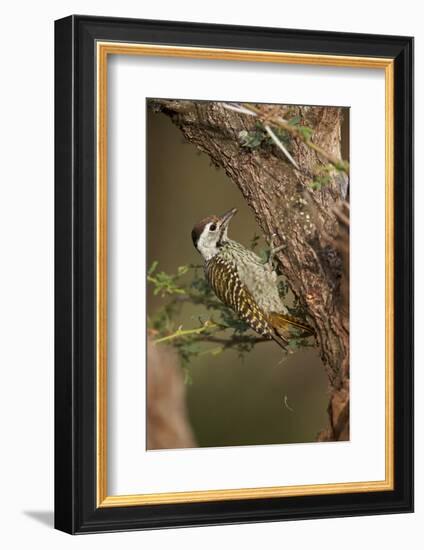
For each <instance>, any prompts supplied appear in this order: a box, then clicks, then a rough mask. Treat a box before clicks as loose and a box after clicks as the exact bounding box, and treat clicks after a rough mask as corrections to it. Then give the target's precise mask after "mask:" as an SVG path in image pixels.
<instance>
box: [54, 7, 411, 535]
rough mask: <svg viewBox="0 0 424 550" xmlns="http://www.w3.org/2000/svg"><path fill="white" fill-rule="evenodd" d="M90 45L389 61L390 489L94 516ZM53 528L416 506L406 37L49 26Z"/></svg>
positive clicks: (73, 21)
mask: <svg viewBox="0 0 424 550" xmlns="http://www.w3.org/2000/svg"><path fill="white" fill-rule="evenodd" d="M97 40H108V41H122V42H133V41H134V42H146V43H153V44H168V45H185V46H202V47H217V48H235V49H254V50H267V51H284V52H292V53H294V52H301V53H315V54H332V55H348V56H361V57H387V58H393V59H395V148H394V150H395V162H394V169H395V186H394V193H395V274H394V275H395V300H394V305H395V320H396V322H395V346H394V349H395V357H394V364H395V490H394V491H386V492H370V493H354V494H340V495H321V496H320V495H318V496H303V497H282V498H267V499H253V500H237V501H223V502H204V503H189V504H167V505H163V504H161V505H148V506H127V507H118V508H97V509H96V337H95V336H96V177H95V174H96V141H95V131H96V105H95V86H96V79H95V75H96V71H95V62H96V58H95V55H96V54H95V43H96V41H97ZM55 281H56V282H55V527H56V528H57V529H60V530H63V531H66V532H68V533H72V534H76V533H93V532H104V531H121V530H130V529H153V528H164V527H180V526H196V525H214V524H228V523H248V522H262V521H277V520H288V519H308V518H326V517H336V516H357V515H369V514H386V513H396V512H411V511H412V510H413V39H412V38H410V37H400V36H382V35H365V34H348V33H334V32H321V31H309V30H302V31H299V30H291V29H290V30H288V29H275V28H260V27H240V26H227V25H209V24H200V23H176V22H168V21H150V20H136V19H121V18H104V17H90V16H75V15H74V16H70V17H66V18H64V19H60V20H58V21H56V22H55Z"/></svg>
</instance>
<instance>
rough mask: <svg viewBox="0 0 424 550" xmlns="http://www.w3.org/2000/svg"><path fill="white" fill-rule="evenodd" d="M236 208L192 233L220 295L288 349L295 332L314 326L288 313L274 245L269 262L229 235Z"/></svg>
mask: <svg viewBox="0 0 424 550" xmlns="http://www.w3.org/2000/svg"><path fill="white" fill-rule="evenodd" d="M236 212H237V209H236V208H232V209H231V210H229V211H228V212H226V213H225V214H224V215H222V216H208V217H207V218H204V219H203V220H201V221H200V222H199V223H197V224H196V225H195V226H194V228H193V231H192V232H191V236H192V239H193V244H194V246H195V247H196V249H197V250H198V252H200V254H201V255H202V257H203V259H204V261H205V265H204V268H205V276H206V279H207V280H208V282H209V284H210V286H211V287H212V289H213V291H214V292H215V294H216V296H217V297H218V298H219V299H220V300H221V301H222V302H223V303H224V304H225V305H227V306H228V307H230V308H231V309H232V310H234V311H235V312H236V313H237V315H238V316H239V317H240V318H241V319H242V320H243V321H245V322H246V323H247V324H248V325H249V326H250V327H251V328H252V329H253V330H254V331H255V332H257V333H258V334H260V335H261V336H263V337H266V338H269V339H270V340H271V339H273V340H275V342H277V344H279V345H280V346H281V347H282V348H283V349H286V345H287V344H288V341H289V338H290V337H293V335H294V333H296V332H297V334H301V335H302V336H311V335H312V334H314V330H313V329H312V328H311V327H310V326H308V325H307V324H305V323H304V322H302V321H299V320H298V319H296V318H294V317H292V316H291V315H289V314H288V311H287V308H286V306H285V305H284V304H283V302H282V300H281V297H280V295H279V292H278V280H277V273H276V272H275V270H274V269H273V264H272V256H273V255H274V254H275V253H276V252H277V251H278V250H279V248H278V249H276V248H273V246H271V254H270V258H269V260H268V262H267V263H264V262H263V260H262V259H261V258H260V257H259V256H257V255H256V254H255V253H254V252H253V251H251V250H248V249H247V248H245V247H244V246H242V245H241V244H239V243H238V242H236V241H233V240H231V239H229V238H228V226H229V223H230V221H231V219H232V217H233V216H234V214H236Z"/></svg>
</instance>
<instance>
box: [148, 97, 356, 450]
mask: <svg viewBox="0 0 424 550" xmlns="http://www.w3.org/2000/svg"><path fill="white" fill-rule="evenodd" d="M152 107H153V108H155V109H156V110H160V111H162V112H163V113H165V114H166V115H168V116H170V117H171V118H172V120H173V122H174V123H175V124H176V125H177V126H178V127H179V128H180V129H181V131H182V133H183V134H184V136H185V138H186V139H187V140H188V141H189V142H191V143H193V144H195V145H196V146H197V147H198V148H199V149H200V150H201V151H203V152H205V153H206V154H207V155H209V157H210V158H211V160H212V161H213V163H214V164H215V165H217V166H220V167H222V168H223V169H224V170H225V172H226V173H227V175H228V176H229V177H230V178H231V179H232V181H233V182H234V183H235V184H236V185H237V186H238V187H239V189H240V190H241V192H242V193H243V196H244V198H245V200H246V201H247V203H248V205H249V206H250V208H251V209H252V211H253V213H254V215H255V217H256V220H257V222H258V224H259V225H260V227H261V228H262V230H263V233H264V235H265V237H266V238H267V239H268V241H270V240H271V238H272V239H273V244H274V246H276V247H278V246H280V245H285V247H284V248H283V249H282V250H281V251H280V252H279V253H278V254H277V259H278V261H279V264H280V265H279V271H280V272H281V273H282V274H283V275H284V276H285V278H286V280H287V282H288V283H289V286H290V288H291V290H292V292H293V294H294V295H295V296H296V297H297V298H298V299H299V300H300V303H301V304H302V306H303V307H304V309H305V311H306V312H307V315H308V318H309V321H310V322H311V324H312V325H313V326H314V328H315V330H316V339H317V345H318V347H319V350H320V352H321V357H322V360H323V363H324V365H325V368H326V372H327V375H328V380H329V389H330V395H329V406H328V414H329V422H328V426H327V428H326V429H324V430H323V431H322V432H321V433H320V434H319V435H318V436H317V439H318V440H320V441H325V440H326V441H329V440H331V441H334V440H347V439H349V305H348V296H349V292H348V288H349V287H348V272H349V268H348V258H349V246H348V238H349V237H348V235H349V221H348V206H347V204H346V202H345V201H343V198H344V197H343V194H344V192H343V189H344V188H345V181H344V180H343V177H342V174H341V173H340V172H338V171H337V170H333V171H330V172H328V171H327V172H325V173H326V174H328V177H327V179H326V184H325V185H324V186H323V187H322V188H321V189H315V190H312V189H311V182H312V181H313V179H314V177H316V176H317V174H320V173H323V170H325V169H326V167H328V159H326V158H324V157H323V156H322V155H321V154H319V153H318V152H317V151H316V150H314V149H312V148H311V147H309V146H308V145H307V144H306V143H305V142H304V141H303V140H302V139H300V137H296V136H292V135H291V136H289V137H290V140H289V145H290V154H291V156H292V157H293V159H294V161H295V162H296V163H297V166H298V168H296V167H295V166H294V165H293V163H292V162H291V161H290V160H288V159H287V156H285V155H284V153H283V152H282V151H281V150H280V149H279V148H278V147H277V146H276V145H273V144H272V142H271V141H264V142H263V143H262V144H261V145H260V146H258V147H250V148H249V147H245V146H243V144H242V141H241V140H242V136H243V135H244V136H245V135H246V132H253V131H255V123H256V121H257V120H258V118H255V117H252V116H249V115H248V114H242V113H239V112H235V111H232V110H229V109H228V108H225V107H224V105H223V104H222V103H216V102H191V101H180V100H175V101H174V100H157V101H155V102H153V103H152ZM257 108H259V109H260V118H261V120H262V121H263V122H264V124H266V123H267V120H275V117H283V118H284V117H286V116H287V114H288V112H289V114H290V116H294V115H295V116H296V117H297V120H300V124H301V125H303V126H307V127H310V128H312V129H313V137H312V138H311V140H312V142H313V143H314V144H315V145H317V146H319V147H321V149H323V150H325V151H326V152H328V153H329V155H331V156H332V157H335V158H341V122H342V113H341V109H339V108H333V107H293V106H266V105H263V106H257ZM270 124H271V123H270Z"/></svg>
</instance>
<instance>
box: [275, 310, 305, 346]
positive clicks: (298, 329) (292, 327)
mask: <svg viewBox="0 0 424 550" xmlns="http://www.w3.org/2000/svg"><path fill="white" fill-rule="evenodd" d="M269 321H270V324H271V325H272V326H273V328H274V330H275V331H276V333H277V334H278V336H279V337H280V338H282V339H283V340H285V341H287V340H288V339H289V338H293V336H297V337H301V338H307V337H309V336H313V335H314V334H315V330H314V329H313V328H312V327H311V326H309V325H308V324H306V323H305V322H303V321H299V319H296V317H292V316H291V315H287V314H283V313H276V312H271V313H270V315H269ZM280 345H281V344H280Z"/></svg>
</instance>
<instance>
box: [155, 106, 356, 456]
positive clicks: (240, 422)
mask: <svg viewBox="0 0 424 550" xmlns="http://www.w3.org/2000/svg"><path fill="white" fill-rule="evenodd" d="M346 118H347V117H346ZM343 133H344V134H345V135H346V136H347V135H348V127H347V125H345V127H344V132H343ZM344 141H345V142H346V141H347V140H344ZM147 144H148V162H147V182H148V183H147V240H148V246H147V266H148V267H149V266H150V265H151V264H152V263H153V262H154V261H158V262H159V266H158V268H159V269H161V270H164V271H166V272H170V273H175V272H176V271H177V268H178V266H181V265H187V264H200V263H202V259H201V257H200V255H199V254H198V252H197V250H196V249H195V248H194V246H193V243H192V240H191V230H192V228H193V225H194V224H195V223H196V222H197V221H199V220H201V219H202V218H204V217H205V216H208V215H211V214H222V213H223V212H225V211H226V210H228V209H230V208H232V207H236V208H237V209H238V213H237V215H236V216H235V218H234V219H233V221H232V223H231V226H230V231H229V236H230V237H231V238H233V239H234V240H236V241H239V242H240V243H242V244H243V245H244V246H246V247H249V246H250V243H251V240H252V237H253V236H254V235H255V234H257V235H261V231H260V228H259V227H258V226H257V224H256V221H255V219H254V217H253V214H252V212H251V211H250V209H249V208H248V206H247V204H246V202H245V201H244V199H243V197H242V195H241V193H240V191H239V190H238V188H237V187H236V185H235V184H234V183H233V182H232V181H231V180H230V179H229V178H228V177H227V176H226V174H225V173H224V172H223V170H221V169H217V168H216V167H214V166H213V165H212V164H211V162H210V160H209V157H208V156H207V155H205V154H203V153H201V152H199V151H198V150H197V148H196V147H195V146H194V145H191V144H189V143H187V142H186V141H185V140H184V137H183V135H182V133H181V132H180V130H179V129H178V128H177V127H176V126H175V125H173V123H172V122H171V120H170V119H169V118H168V117H166V116H165V115H163V114H161V113H155V112H153V111H152V110H151V109H149V108H147ZM344 149H345V151H344V158H347V157H348V155H347V154H346V152H347V150H348V148H347V147H344ZM265 246H266V244H265V243H264V241H263V240H262V238H261V240H260V242H259V247H258V248H261V247H265ZM163 302H164V299H162V298H160V297H158V296H154V295H153V292H152V288H151V286H150V285H148V297H147V314H148V316H152V315H154V313H155V311H157V309H158V308H160V307H161V306H163ZM202 313H203V314H204V315H205V311H203V312H202V308H201V307H200V306H194V305H191V304H187V305H185V306H184V309H183V310H182V314H181V324H182V325H183V327H184V328H194V327H196V326H198V325H199V321H198V318H199V315H201V314H202ZM206 317H207V316H206ZM207 345H208V344H205V346H207ZM159 346H164V347H165V346H166V347H169V345H167V344H165V343H163V344H157V345H156V346H155V347H156V348H158V347H159ZM188 370H189V378H190V379H191V382H190V383H189V384H187V383H186V384H185V401H186V404H185V405H184V407H185V408H186V411H185V412H184V414H185V416H186V417H187V418H188V422H189V424H190V425H191V429H192V433H193V437H194V443H193V445H194V446H199V447H219V446H227V445H265V444H281V443H299V442H313V441H315V438H316V436H317V434H318V432H320V431H321V430H322V429H324V428H325V426H326V423H327V411H326V408H327V405H328V396H327V377H326V374H325V372H324V367H323V365H322V363H321V360H320V358H319V355H318V352H317V350H316V349H315V348H312V349H300V350H298V351H296V352H295V353H294V354H293V355H291V356H288V357H286V356H284V354H283V353H282V351H281V348H279V346H278V345H277V344H276V343H274V342H272V341H271V342H269V343H268V342H266V343H261V344H259V345H256V346H255V348H254V349H253V351H251V352H250V353H248V354H245V355H244V357H243V358H242V359H241V358H240V357H239V356H238V354H237V352H235V351H231V350H226V351H224V352H223V353H221V354H220V355H217V356H213V355H210V354H205V355H200V356H198V357H196V358H195V359H194V360H192V362H191V363H190V364H189V366H188ZM149 395H150V397H149ZM154 395H155V392H151V391H150V392H149V390H148V398H147V400H148V407H149V406H151V403H149V399H153V396H154ZM164 421H166V419H163V418H162V423H163V422H164ZM154 429H155V428H154V426H152V427H148V432H149V431H150V435H151V436H152V435H154V434H152V430H154ZM169 446H171V445H169ZM181 446H191V445H190V444H187V445H184V444H183V445H181ZM159 447H160V446H159ZM148 448H155V446H153V447H152V446H149V443H148ZM156 448H158V447H156Z"/></svg>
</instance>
